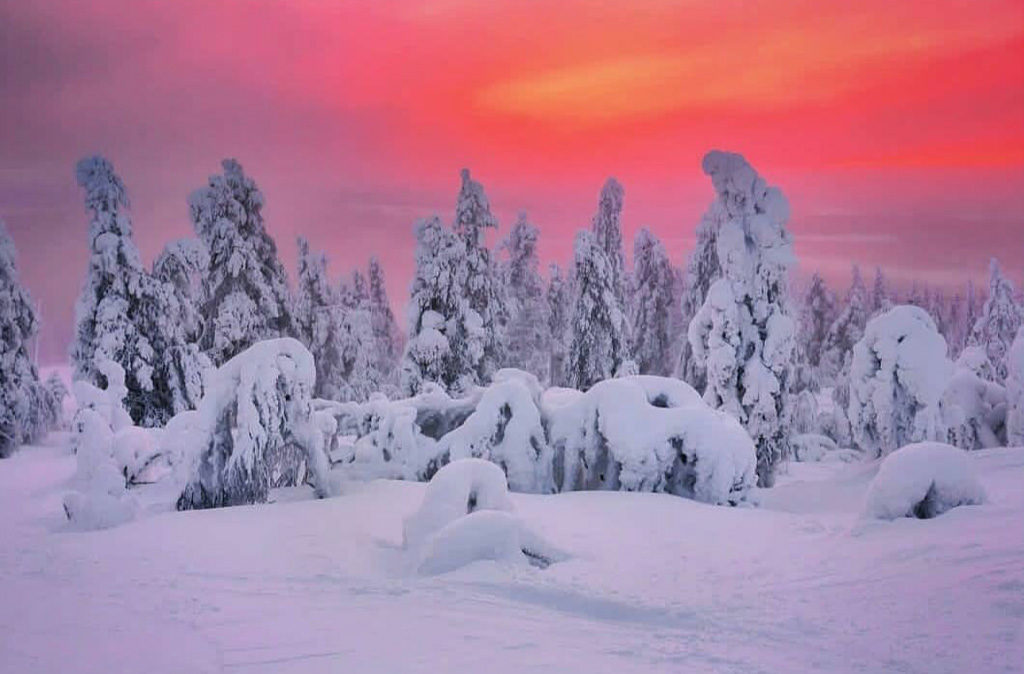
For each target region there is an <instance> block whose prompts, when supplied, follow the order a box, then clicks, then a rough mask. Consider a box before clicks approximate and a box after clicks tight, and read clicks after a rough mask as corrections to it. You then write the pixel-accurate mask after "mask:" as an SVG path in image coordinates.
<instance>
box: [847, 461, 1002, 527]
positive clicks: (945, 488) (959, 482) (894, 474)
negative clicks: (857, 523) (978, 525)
mask: <svg viewBox="0 0 1024 674" xmlns="http://www.w3.org/2000/svg"><path fill="white" fill-rule="evenodd" d="M984 502H985V490H984V489H983V488H982V486H981V483H980V482H978V478H977V476H976V474H975V469H974V464H973V462H972V461H971V457H970V455H968V454H967V453H966V452H964V451H963V450H960V449H957V448H956V447H952V446H950V445H946V444H943V443H939V442H921V443H917V444H912V445H907V446H906V447H902V448H900V449H899V450H897V451H895V452H893V453H892V454H890V455H889V456H887V457H886V458H885V460H884V461H883V462H882V465H881V467H880V468H879V469H878V475H876V476H875V479H874V480H873V481H872V482H871V487H870V488H869V490H868V496H867V503H866V505H865V507H864V516H865V517H867V518H871V519H884V520H893V519H897V518H900V517H916V518H918V519H929V518H932V517H937V516H938V515H941V514H942V513H944V512H946V511H947V510H950V509H951V508H955V507H957V506H962V505H977V504H980V503H984Z"/></svg>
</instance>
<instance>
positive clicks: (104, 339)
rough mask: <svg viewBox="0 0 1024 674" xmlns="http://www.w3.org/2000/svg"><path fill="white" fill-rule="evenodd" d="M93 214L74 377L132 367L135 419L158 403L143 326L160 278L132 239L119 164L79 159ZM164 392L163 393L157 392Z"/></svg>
mask: <svg viewBox="0 0 1024 674" xmlns="http://www.w3.org/2000/svg"><path fill="white" fill-rule="evenodd" d="M75 171H76V177H77V179H78V184H79V185H80V186H81V187H82V189H83V190H84V191H85V207H86V209H87V210H88V211H89V213H90V222H89V243H90V253H91V254H90V257H89V267H88V271H87V275H86V280H85V284H84V286H83V287H82V292H81V294H80V295H79V298H78V302H77V303H76V305H75V341H74V343H73V344H72V347H71V362H72V365H73V366H74V378H75V379H82V380H84V381H87V382H89V383H90V384H92V385H94V386H98V387H100V388H103V387H105V386H106V379H105V377H104V376H103V374H102V373H101V372H100V371H99V370H98V369H97V364H98V362H99V361H102V360H110V361H113V362H115V363H117V364H118V365H120V366H121V367H122V368H123V369H124V371H125V384H126V385H127V387H128V399H127V400H126V406H127V409H128V411H129V413H130V414H131V417H132V419H133V420H135V422H136V423H139V422H142V421H144V420H145V419H146V418H147V417H148V415H149V411H150V410H151V409H152V408H153V407H155V406H156V405H155V403H154V402H153V400H152V399H151V398H152V395H153V394H154V383H153V370H154V365H155V361H156V353H155V351H154V346H153V344H152V343H151V341H150V338H149V335H147V334H146V333H145V332H144V330H145V329H147V328H148V327H149V326H148V325H147V323H148V322H149V320H148V316H147V314H148V313H151V312H152V311H153V310H154V309H155V307H153V305H152V302H153V294H154V288H153V282H152V279H151V278H150V277H149V274H147V273H146V270H145V268H144V267H143V266H142V261H141V259H140V257H139V251H138V249H137V248H136V247H135V242H134V241H133V240H132V223H131V218H130V217H129V215H128V197H127V194H126V192H125V188H124V183H122V182H121V179H120V178H119V177H118V176H117V174H116V173H115V172H114V167H113V165H111V163H110V162H109V161H108V160H107V159H105V158H103V157H89V158H86V159H83V160H81V161H79V162H78V164H77V166H76V169H75ZM157 394H159V392H157Z"/></svg>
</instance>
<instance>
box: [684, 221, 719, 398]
mask: <svg viewBox="0 0 1024 674" xmlns="http://www.w3.org/2000/svg"><path fill="white" fill-rule="evenodd" d="M726 215H727V214H726V213H725V211H724V210H723V209H722V208H721V207H720V206H718V205H717V202H714V203H712V204H711V208H709V209H708V211H707V212H706V213H705V214H704V216H703V217H702V218H701V221H700V223H699V224H698V225H697V244H696V246H695V247H694V249H693V252H692V253H690V257H689V259H688V261H687V263H686V276H685V280H684V282H683V295H682V300H681V303H680V313H681V314H682V316H683V322H684V324H685V325H686V326H687V329H688V328H689V325H690V322H691V321H692V320H693V317H694V316H696V315H697V312H698V311H700V308H701V307H702V306H704V300H705V299H707V296H708V290H709V289H710V288H711V284H712V283H714V282H715V281H717V280H718V279H719V278H720V277H721V275H722V268H721V265H720V264H719V262H718V230H719V229H720V228H721V226H722V221H723V220H724V218H725V217H726ZM683 342H684V343H683V347H682V350H681V351H680V354H679V363H678V364H677V365H676V376H677V377H679V378H680V379H682V380H683V381H685V382H686V383H688V384H689V385H690V386H692V387H693V388H695V389H696V390H698V391H704V389H705V388H706V387H707V373H706V372H705V371H704V363H703V362H702V361H701V360H700V359H699V358H695V357H694V355H693V347H692V346H690V341H689V339H688V338H685V337H684V340H683Z"/></svg>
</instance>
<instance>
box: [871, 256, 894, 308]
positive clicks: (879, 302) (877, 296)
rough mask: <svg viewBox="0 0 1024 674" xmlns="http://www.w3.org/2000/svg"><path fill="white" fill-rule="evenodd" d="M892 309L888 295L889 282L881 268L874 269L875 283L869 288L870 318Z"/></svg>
mask: <svg viewBox="0 0 1024 674" xmlns="http://www.w3.org/2000/svg"><path fill="white" fill-rule="evenodd" d="M891 308H892V300H891V299H890V294H889V282H888V281H887V280H886V278H885V274H883V273H882V268H881V267H875V283H874V285H873V286H871V300H870V303H869V311H870V312H871V315H872V316H877V315H878V314H880V313H882V312H883V311H888V310H889V309H891Z"/></svg>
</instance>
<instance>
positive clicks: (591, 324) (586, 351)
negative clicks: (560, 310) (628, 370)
mask: <svg viewBox="0 0 1024 674" xmlns="http://www.w3.org/2000/svg"><path fill="white" fill-rule="evenodd" d="M572 285H573V293H574V295H573V296H574V302H573V314H572V320H571V322H570V324H569V336H570V337H569V353H568V358H567V361H566V366H565V381H566V383H567V385H568V386H571V387H572V388H577V389H580V390H581V391H585V390H587V389H588V388H590V387H591V386H593V385H594V384H596V383H597V382H599V381H601V380H602V379H609V378H610V377H613V376H615V374H616V373H617V372H618V371H619V370H620V368H621V367H622V365H623V363H625V362H626V360H627V358H628V355H629V354H628V341H627V339H626V335H625V333H624V330H623V326H624V325H625V319H624V318H623V309H622V305H620V304H619V298H618V295H617V294H616V292H615V276H614V275H613V272H612V264H611V263H610V262H609V260H608V256H607V255H606V254H605V252H604V249H603V248H602V247H601V246H600V245H599V244H598V242H597V240H596V238H595V237H594V235H593V234H592V233H591V232H587V231H581V232H577V234H576V245H575V258H574V261H573V282H572Z"/></svg>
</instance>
